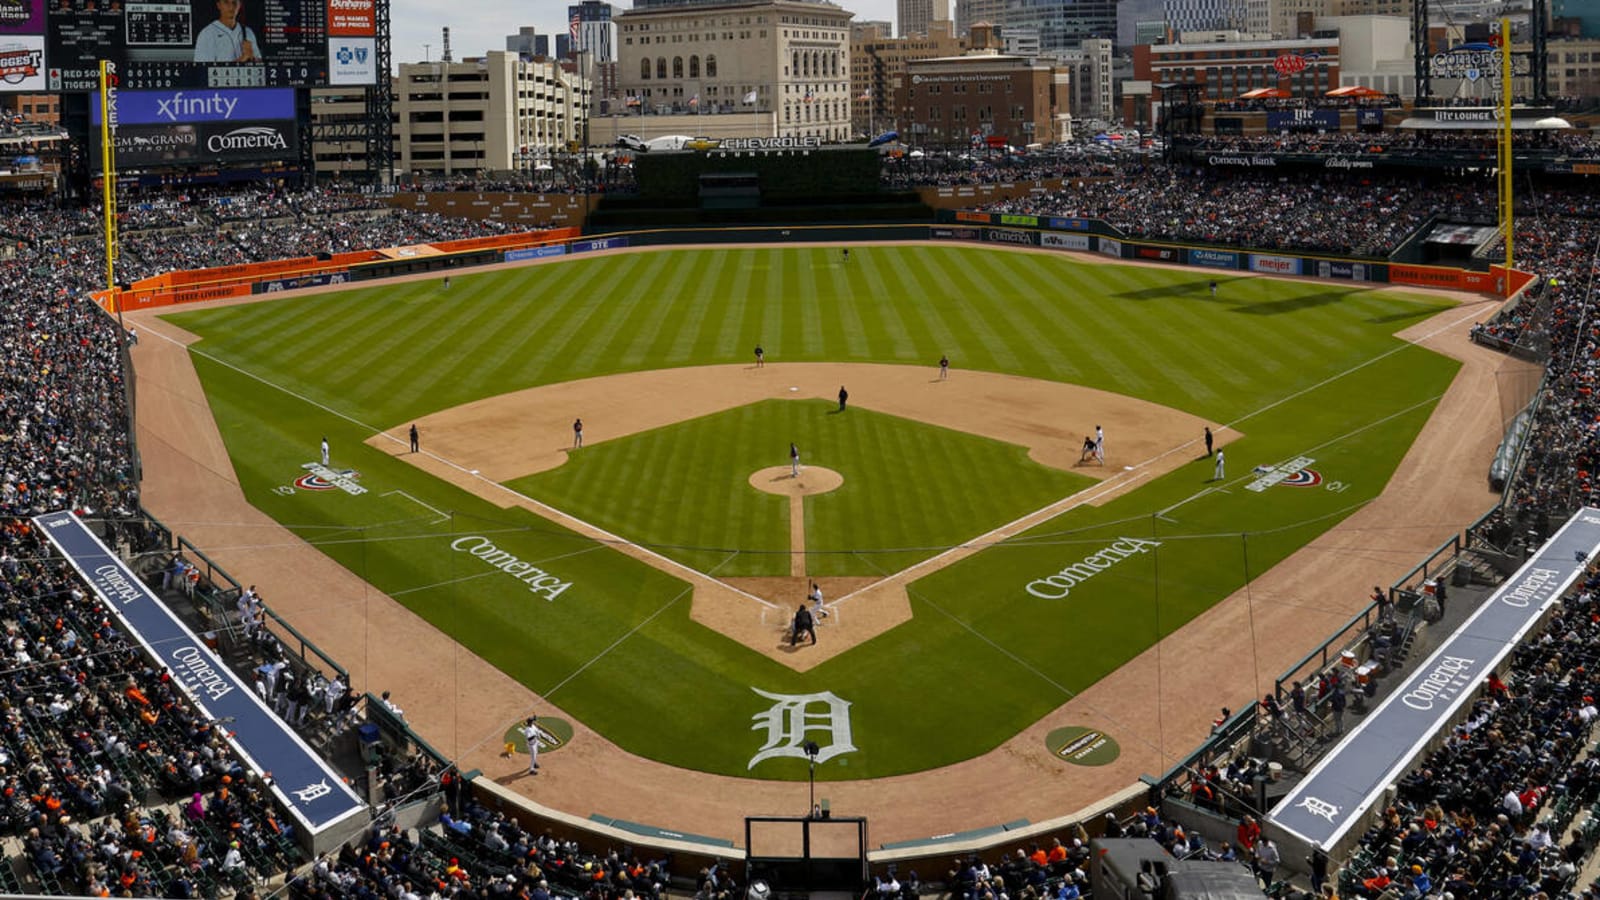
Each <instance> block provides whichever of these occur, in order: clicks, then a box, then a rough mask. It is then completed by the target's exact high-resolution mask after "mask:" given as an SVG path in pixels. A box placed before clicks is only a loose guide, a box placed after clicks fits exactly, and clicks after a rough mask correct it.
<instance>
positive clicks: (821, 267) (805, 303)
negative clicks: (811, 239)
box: [794, 247, 839, 359]
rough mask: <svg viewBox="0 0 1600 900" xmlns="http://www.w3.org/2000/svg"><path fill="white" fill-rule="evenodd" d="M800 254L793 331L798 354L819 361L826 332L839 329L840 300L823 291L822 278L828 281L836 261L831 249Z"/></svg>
mask: <svg viewBox="0 0 1600 900" xmlns="http://www.w3.org/2000/svg"><path fill="white" fill-rule="evenodd" d="M799 252H800V271H799V275H800V280H799V288H800V289H799V291H798V292H797V296H796V297H795V301H794V308H795V309H796V310H797V311H798V312H799V314H800V315H799V319H798V321H797V322H796V323H795V324H796V332H797V333H798V335H799V338H800V355H801V356H802V357H804V358H805V359H822V358H824V356H825V355H826V348H827V344H828V337H827V334H826V332H829V331H832V330H833V329H835V328H837V327H838V323H839V307H838V304H839V300H838V298H837V297H834V296H829V295H827V294H825V293H823V291H822V280H821V279H819V277H818V275H819V272H820V273H821V274H822V277H823V278H827V279H829V280H831V278H832V270H833V268H834V266H835V264H836V263H837V262H838V261H837V260H836V259H834V258H833V250H832V248H820V247H809V248H806V249H804V250H801V251H799Z"/></svg>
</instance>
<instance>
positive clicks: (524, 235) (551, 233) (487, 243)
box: [429, 228, 627, 253]
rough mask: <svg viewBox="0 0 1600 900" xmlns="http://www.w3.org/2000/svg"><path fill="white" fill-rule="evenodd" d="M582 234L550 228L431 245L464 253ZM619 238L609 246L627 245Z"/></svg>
mask: <svg viewBox="0 0 1600 900" xmlns="http://www.w3.org/2000/svg"><path fill="white" fill-rule="evenodd" d="M580 234H582V232H581V231H580V230H579V229H577V228H549V229H545V230H544V231H524V232H520V233H518V234H486V235H484V236H483V237H474V238H460V239H458V240H454V241H434V242H433V243H432V244H430V245H429V246H430V247H432V248H433V249H435V250H437V251H439V252H440V253H464V252H466V251H468V250H498V249H500V248H505V249H508V250H514V249H517V248H519V247H527V246H529V245H531V244H547V243H551V242H553V241H567V240H571V239H573V238H575V237H577V236H578V235H580ZM617 240H621V241H624V243H621V244H608V245H607V246H611V247H626V246H627V243H626V240H627V239H626V238H617ZM595 249H596V250H603V249H605V247H596V248H595ZM573 252H576V251H573Z"/></svg>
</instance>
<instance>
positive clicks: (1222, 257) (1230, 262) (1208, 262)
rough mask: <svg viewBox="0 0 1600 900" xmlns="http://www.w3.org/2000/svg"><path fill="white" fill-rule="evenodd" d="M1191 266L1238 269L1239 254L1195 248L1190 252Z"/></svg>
mask: <svg viewBox="0 0 1600 900" xmlns="http://www.w3.org/2000/svg"><path fill="white" fill-rule="evenodd" d="M1189 265H1191V266H1208V267H1210V268H1213V269H1237V268H1239V254H1237V253H1234V252H1232V251H1230V250H1204V249H1199V248H1194V249H1191V250H1190V251H1189Z"/></svg>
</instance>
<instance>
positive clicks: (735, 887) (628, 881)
mask: <svg viewBox="0 0 1600 900" xmlns="http://www.w3.org/2000/svg"><path fill="white" fill-rule="evenodd" d="M452 807H454V808H453V809H452ZM439 821H440V826H439V827H438V828H431V829H423V830H420V831H411V830H406V829H402V828H399V827H396V826H390V827H388V828H382V829H375V830H374V831H373V833H372V834H371V836H370V837H368V838H367V839H366V841H365V843H364V845H350V846H347V847H345V848H344V849H342V850H341V851H340V852H339V853H338V855H337V856H330V857H324V858H322V859H319V860H317V861H316V862H315V863H314V864H313V865H312V866H310V867H309V868H308V869H306V870H305V871H304V872H302V873H300V874H299V875H298V876H297V877H296V878H294V879H293V880H291V882H290V884H289V888H290V893H291V895H292V896H296V897H300V898H305V900H344V898H368V897H392V898H396V900H419V898H421V897H441V898H463V900H464V898H482V897H487V898H493V900H551V898H552V897H562V898H583V900H660V898H661V897H662V895H663V891H664V890H665V889H666V888H667V885H668V878H669V872H668V869H667V862H666V860H664V859H642V858H638V857H635V856H633V855H632V854H631V853H625V852H622V851H617V850H612V851H609V852H607V853H590V852H586V851H585V850H584V849H583V848H582V847H581V846H579V845H578V843H577V842H575V841H570V840H557V839H556V838H554V837H552V836H551V835H550V834H549V833H548V832H545V833H542V834H534V833H533V832H531V831H529V830H527V829H525V828H523V827H522V825H520V824H519V823H518V822H517V821H516V820H515V819H512V818H510V817H508V816H506V815H505V814H504V813H501V812H498V811H493V810H490V809H488V808H486V807H484V806H482V805H480V804H478V803H476V802H474V801H471V800H468V801H467V803H466V806H465V809H461V808H459V806H458V805H456V804H449V805H447V806H446V807H445V808H444V809H443V810H442V811H441V813H440V817H439ZM695 896H696V900H742V898H743V896H744V892H743V890H742V889H741V887H740V885H739V884H738V883H737V882H736V881H734V879H733V876H732V874H731V873H730V872H728V871H727V870H726V869H724V868H723V867H722V866H721V865H717V866H712V867H707V868H706V869H704V870H702V871H701V872H700V875H699V878H698V880H697V884H696V894H695Z"/></svg>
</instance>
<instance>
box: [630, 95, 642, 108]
mask: <svg viewBox="0 0 1600 900" xmlns="http://www.w3.org/2000/svg"><path fill="white" fill-rule="evenodd" d="M628 105H629V106H638V105H639V98H638V97H635V96H634V95H632V94H629V95H628Z"/></svg>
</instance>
